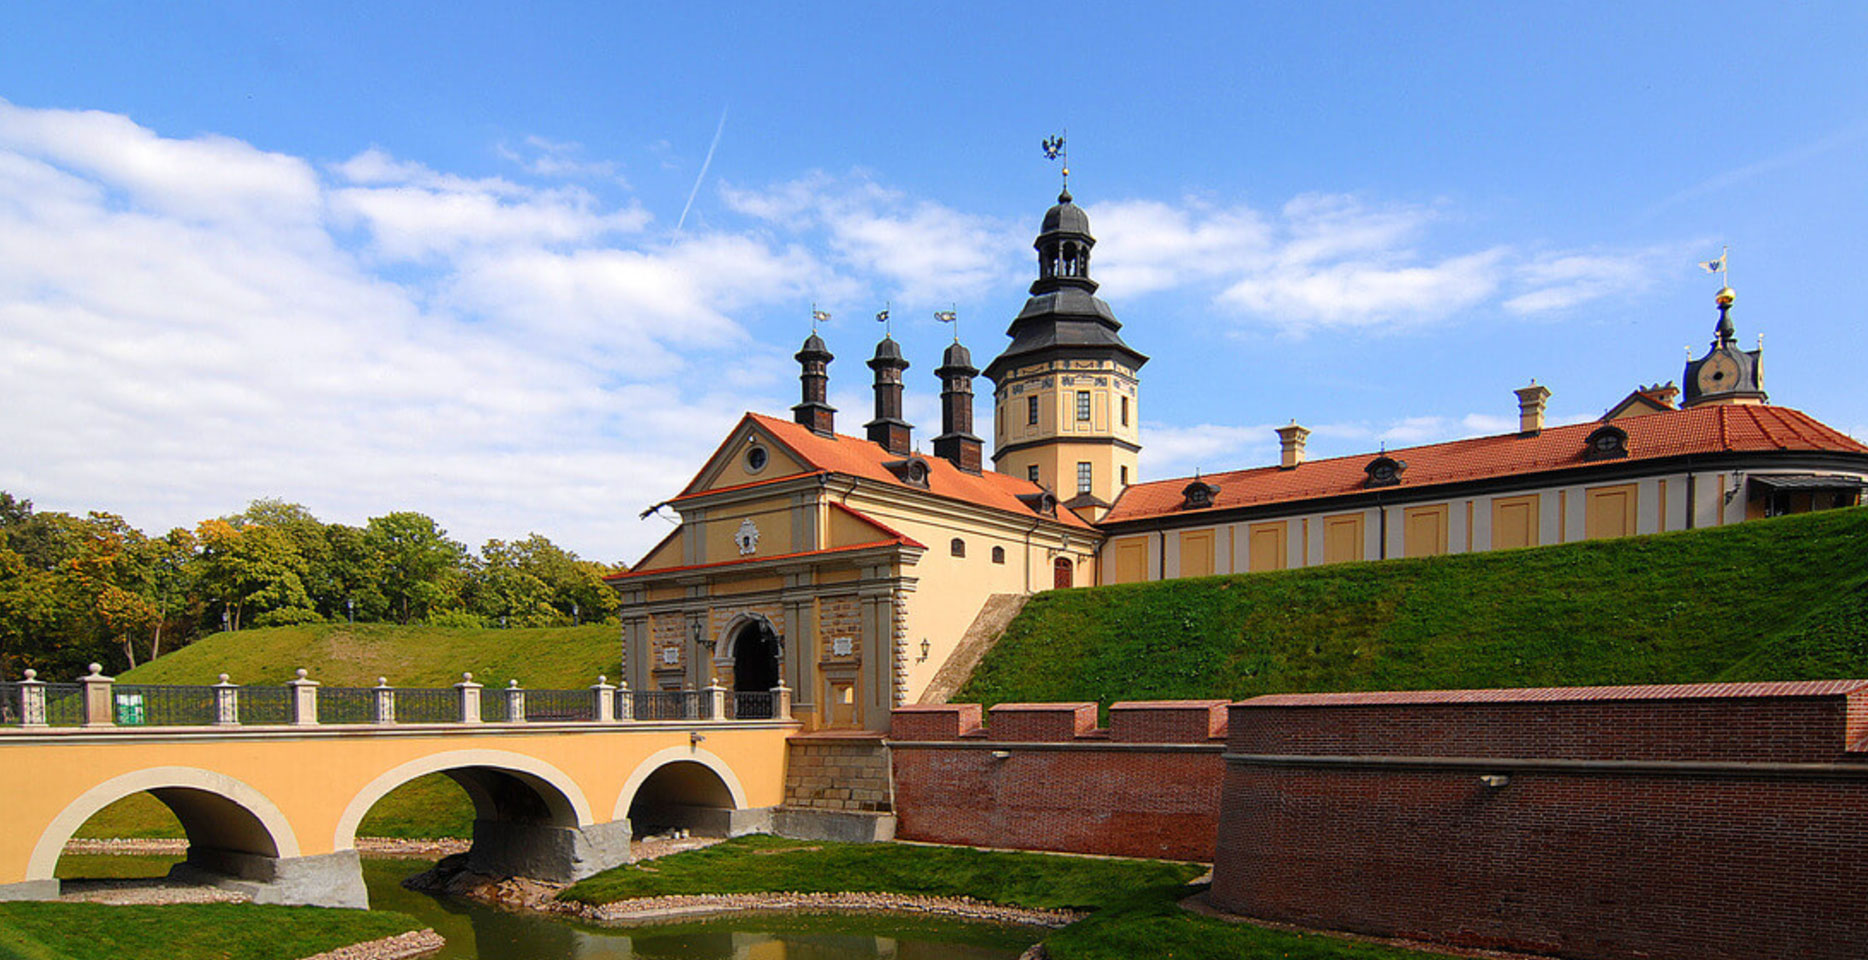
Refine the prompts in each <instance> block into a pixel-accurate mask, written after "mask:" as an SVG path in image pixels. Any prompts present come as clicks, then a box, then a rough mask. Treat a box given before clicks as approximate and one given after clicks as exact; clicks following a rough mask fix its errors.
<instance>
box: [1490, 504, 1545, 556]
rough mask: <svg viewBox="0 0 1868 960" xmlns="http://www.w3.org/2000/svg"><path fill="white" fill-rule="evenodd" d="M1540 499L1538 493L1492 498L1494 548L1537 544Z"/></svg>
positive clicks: (1501, 548) (1503, 548)
mask: <svg viewBox="0 0 1868 960" xmlns="http://www.w3.org/2000/svg"><path fill="white" fill-rule="evenodd" d="M1540 499H1541V498H1540V497H1539V495H1538V494H1535V493H1532V494H1526V495H1524V496H1521V497H1496V498H1494V499H1493V500H1492V549H1494V550H1508V549H1511V548H1513V547H1535V546H1537V544H1538V541H1539V538H1538V512H1539V509H1538V501H1539V500H1540Z"/></svg>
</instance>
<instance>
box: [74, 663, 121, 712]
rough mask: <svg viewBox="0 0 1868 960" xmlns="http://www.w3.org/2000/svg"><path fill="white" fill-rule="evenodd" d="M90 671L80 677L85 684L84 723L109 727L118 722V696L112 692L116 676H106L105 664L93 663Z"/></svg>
mask: <svg viewBox="0 0 1868 960" xmlns="http://www.w3.org/2000/svg"><path fill="white" fill-rule="evenodd" d="M90 671H91V672H90V673H89V674H88V675H86V676H82V677H79V678H78V682H79V683H82V684H84V725H85V726H87V727H108V726H110V725H112V724H114V723H116V722H117V705H116V703H115V702H114V701H115V699H116V697H115V696H114V695H113V694H112V693H111V690H112V689H113V688H112V684H115V683H116V682H117V680H116V678H115V677H106V676H104V666H103V664H100V663H93V664H91V667H90Z"/></svg>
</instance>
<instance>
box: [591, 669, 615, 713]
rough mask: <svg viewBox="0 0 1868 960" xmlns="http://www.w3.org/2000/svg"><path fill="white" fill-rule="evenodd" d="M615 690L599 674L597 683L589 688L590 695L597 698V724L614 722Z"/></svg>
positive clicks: (608, 681)
mask: <svg viewBox="0 0 1868 960" xmlns="http://www.w3.org/2000/svg"><path fill="white" fill-rule="evenodd" d="M615 694H616V688H615V687H613V686H611V685H610V678H609V677H606V676H603V675H601V674H599V675H598V676H597V682H596V683H595V684H593V685H592V686H591V688H590V695H591V696H593V697H596V698H597V704H596V706H597V710H596V717H597V722H598V723H614V722H616V696H615Z"/></svg>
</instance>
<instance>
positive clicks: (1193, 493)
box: [1180, 478, 1219, 510]
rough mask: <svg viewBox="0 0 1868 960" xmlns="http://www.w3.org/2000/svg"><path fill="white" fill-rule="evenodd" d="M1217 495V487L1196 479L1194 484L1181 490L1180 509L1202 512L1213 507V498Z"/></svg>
mask: <svg viewBox="0 0 1868 960" xmlns="http://www.w3.org/2000/svg"><path fill="white" fill-rule="evenodd" d="M1218 493H1219V488H1218V487H1216V486H1213V485H1212V484H1210V483H1207V482H1206V481H1204V480H1200V479H1197V478H1196V479H1195V480H1194V482H1192V483H1190V484H1188V485H1187V486H1186V487H1184V488H1182V489H1181V492H1180V495H1181V504H1180V505H1181V509H1182V510H1204V509H1206V508H1207V507H1210V506H1212V505H1213V497H1214V496H1216V495H1218Z"/></svg>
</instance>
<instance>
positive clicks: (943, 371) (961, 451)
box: [934, 340, 984, 473]
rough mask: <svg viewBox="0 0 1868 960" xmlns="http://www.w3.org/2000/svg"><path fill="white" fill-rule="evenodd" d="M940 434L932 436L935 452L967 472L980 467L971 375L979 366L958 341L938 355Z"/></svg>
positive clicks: (935, 373) (936, 374) (976, 373)
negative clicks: (939, 360)
mask: <svg viewBox="0 0 1868 960" xmlns="http://www.w3.org/2000/svg"><path fill="white" fill-rule="evenodd" d="M934 375H935V376H937V377H939V378H940V431H941V432H940V436H938V437H935V438H934V455H935V456H937V457H941V458H943V459H945V460H947V461H948V462H949V463H952V464H953V465H954V466H956V467H959V468H960V469H962V470H965V471H966V472H967V473H978V472H979V470H980V452H981V448H982V447H983V446H984V445H983V444H982V443H981V442H980V439H979V438H978V437H976V436H974V435H973V378H974V377H977V376H979V368H977V367H975V366H973V355H972V354H971V353H969V352H968V351H967V349H966V347H965V346H962V345H961V343H960V341H959V340H955V341H954V342H953V346H951V347H948V348H947V352H946V353H944V354H942V355H941V365H940V369H939V370H936V371H934Z"/></svg>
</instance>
